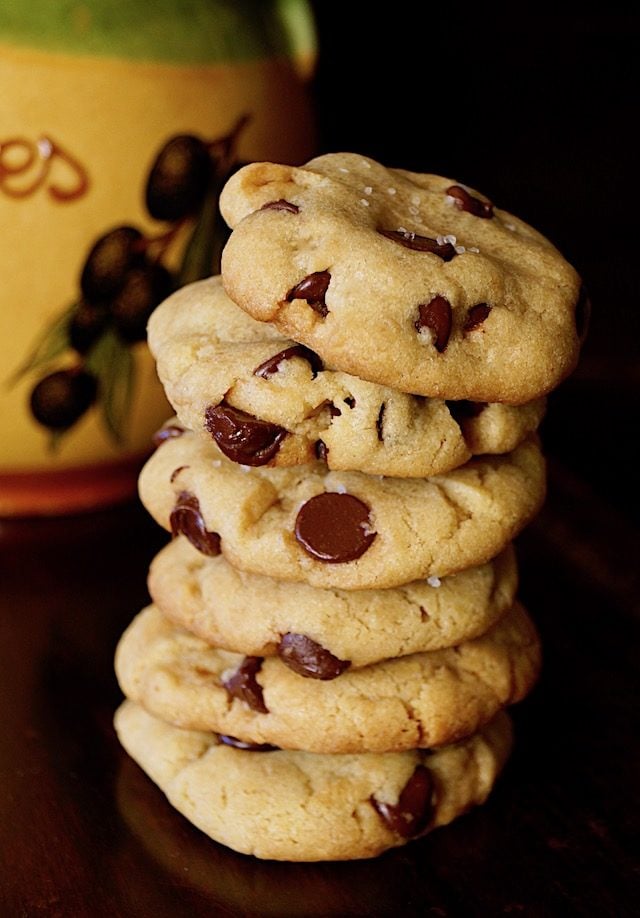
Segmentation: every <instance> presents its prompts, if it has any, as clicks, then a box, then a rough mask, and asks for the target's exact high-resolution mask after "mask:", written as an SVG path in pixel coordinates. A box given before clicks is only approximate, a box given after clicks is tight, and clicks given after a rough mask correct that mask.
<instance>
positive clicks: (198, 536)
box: [169, 491, 220, 557]
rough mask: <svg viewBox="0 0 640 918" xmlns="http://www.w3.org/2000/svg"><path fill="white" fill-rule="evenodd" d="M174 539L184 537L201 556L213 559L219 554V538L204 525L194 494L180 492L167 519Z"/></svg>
mask: <svg viewBox="0 0 640 918" xmlns="http://www.w3.org/2000/svg"><path fill="white" fill-rule="evenodd" d="M169 522H170V525H171V534H172V535H173V537H174V538H176V536H179V535H181V534H182V535H184V536H186V537H187V539H188V540H189V541H190V542H191V544H192V545H193V546H194V547H195V548H197V549H198V551H199V552H202V554H203V555H210V556H211V557H214V556H215V555H219V554H220V536H219V535H218V533H217V532H209V530H208V529H207V528H206V526H205V524H204V519H203V518H202V513H201V512H200V503H199V501H198V498H197V497H196V496H195V494H190V493H189V491H181V493H180V494H179V495H178V499H177V500H176V503H175V506H174V508H173V510H172V511H171V516H170V518H169Z"/></svg>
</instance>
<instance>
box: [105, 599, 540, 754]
mask: <svg viewBox="0 0 640 918" xmlns="http://www.w3.org/2000/svg"><path fill="white" fill-rule="evenodd" d="M539 665H540V645H539V640H538V636H537V634H536V631H535V628H534V626H533V624H532V622H531V621H530V619H529V618H528V616H527V615H526V613H525V612H524V610H523V609H522V608H521V607H520V606H518V605H516V606H514V608H513V609H512V611H510V612H508V613H507V614H506V616H504V617H503V618H502V619H501V620H500V621H499V622H498V623H497V624H496V625H494V626H493V627H492V628H491V629H490V630H489V631H488V632H487V633H486V634H485V635H483V636H482V637H479V638H476V639H475V640H473V641H467V642H465V643H463V644H460V645H458V646H457V647H451V648H448V649H446V650H434V651H431V652H430V653H420V654H412V655H411V656H407V657H399V658H397V659H395V660H387V661H384V662H381V663H374V664H372V665H371V666H367V667H365V668H364V669H357V670H348V669H347V670H346V671H345V672H343V673H342V674H341V675H339V676H338V677H337V678H335V679H332V680H328V681H324V680H319V679H308V678H305V677H303V676H300V675H298V674H297V673H295V672H294V671H293V670H292V669H290V668H289V667H288V666H285V664H284V663H283V662H282V660H279V659H278V658H277V657H266V658H264V659H262V658H261V657H249V656H242V655H241V654H236V653H230V652H228V651H225V650H218V649H217V648H214V647H211V646H210V645H209V644H206V643H205V642H204V641H203V640H201V639H200V638H198V637H196V636H195V635H193V634H191V633H190V632H188V631H184V630H183V629H180V628H177V627H176V626H175V625H173V624H172V623H171V622H170V621H169V620H168V619H166V618H165V617H164V616H163V615H162V614H161V613H160V611H159V610H158V609H156V608H155V607H154V606H149V607H148V608H147V609H145V610H144V611H143V612H141V613H140V614H139V615H138V616H137V617H136V618H135V619H134V621H133V622H132V623H131V625H130V626H129V628H128V629H127V630H126V631H125V633H124V635H123V637H122V638H121V640H120V643H119V645H118V649H117V653H116V674H117V677H118V681H119V683H120V687H121V688H122V691H123V692H124V694H125V695H126V696H127V697H128V698H131V700H132V701H135V702H137V703H138V704H141V705H142V706H143V707H144V708H145V709H146V710H148V711H149V712H150V713H151V714H154V715H155V716H157V717H160V718H162V719H163V720H166V721H167V722H169V723H172V724H175V725H176V726H179V727H184V728H187V729H190V730H212V731H215V732H216V733H222V734H229V735H231V736H235V737H238V738H239V739H241V740H243V741H245V742H250V743H270V744H273V745H276V746H280V747H282V748H283V749H304V750H306V751H309V752H321V753H347V752H348V753H351V752H398V751H401V750H403V749H413V748H416V747H426V746H429V747H434V746H442V745H445V744H447V743H452V742H456V741H457V740H459V739H461V738H463V737H465V736H468V735H469V734H470V733H473V732H475V731H476V730H478V729H479V728H480V727H482V726H483V725H484V724H486V723H487V722H488V721H489V720H491V718H492V717H494V716H495V715H496V714H497V712H498V711H499V710H500V709H501V708H503V707H505V706H506V705H509V704H512V703H515V702H516V701H519V700H520V699H521V698H523V697H524V696H525V695H526V693H527V692H528V691H529V689H530V688H531V687H532V685H533V683H534V682H535V679H536V677H537V674H538V669H539Z"/></svg>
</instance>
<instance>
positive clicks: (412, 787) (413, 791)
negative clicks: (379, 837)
mask: <svg viewBox="0 0 640 918" xmlns="http://www.w3.org/2000/svg"><path fill="white" fill-rule="evenodd" d="M432 797H433V780H432V778H431V773H430V772H429V769H428V768H425V766H424V765H418V766H417V767H416V769H415V771H414V772H413V774H412V775H411V777H410V778H409V780H408V781H407V783H406V784H405V786H404V787H403V788H402V791H401V793H400V797H399V798H398V802H397V803H382V802H381V801H380V800H376V798H375V797H373V796H372V797H370V798H369V799H370V800H371V803H372V804H373V807H374V809H375V811H376V812H377V813H378V815H379V816H381V818H382V820H383V822H385V823H386V824H387V826H388V827H389V828H390V829H391V831H392V832H395V833H396V834H397V835H400V836H401V837H402V838H414V837H415V836H416V835H419V834H420V833H421V832H423V831H424V830H425V829H426V828H427V826H428V824H429V821H430V820H431V817H432V816H433V802H432Z"/></svg>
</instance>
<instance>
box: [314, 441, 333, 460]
mask: <svg viewBox="0 0 640 918" xmlns="http://www.w3.org/2000/svg"><path fill="white" fill-rule="evenodd" d="M313 451H314V453H315V454H316V459H321V460H322V461H323V462H326V461H327V456H328V455H329V447H328V446H327V444H326V443H325V442H324V440H316V442H315V446H314V448H313Z"/></svg>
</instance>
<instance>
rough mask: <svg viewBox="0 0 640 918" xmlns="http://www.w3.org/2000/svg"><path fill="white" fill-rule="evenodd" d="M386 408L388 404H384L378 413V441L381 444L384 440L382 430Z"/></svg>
mask: <svg viewBox="0 0 640 918" xmlns="http://www.w3.org/2000/svg"><path fill="white" fill-rule="evenodd" d="M386 407H387V405H386V402H383V403H382V404H381V405H380V411H379V412H378V417H377V419H376V430H377V432H378V440H380V442H381V443H382V441H383V440H384V436H383V435H382V428H383V424H384V412H385V409H386Z"/></svg>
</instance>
